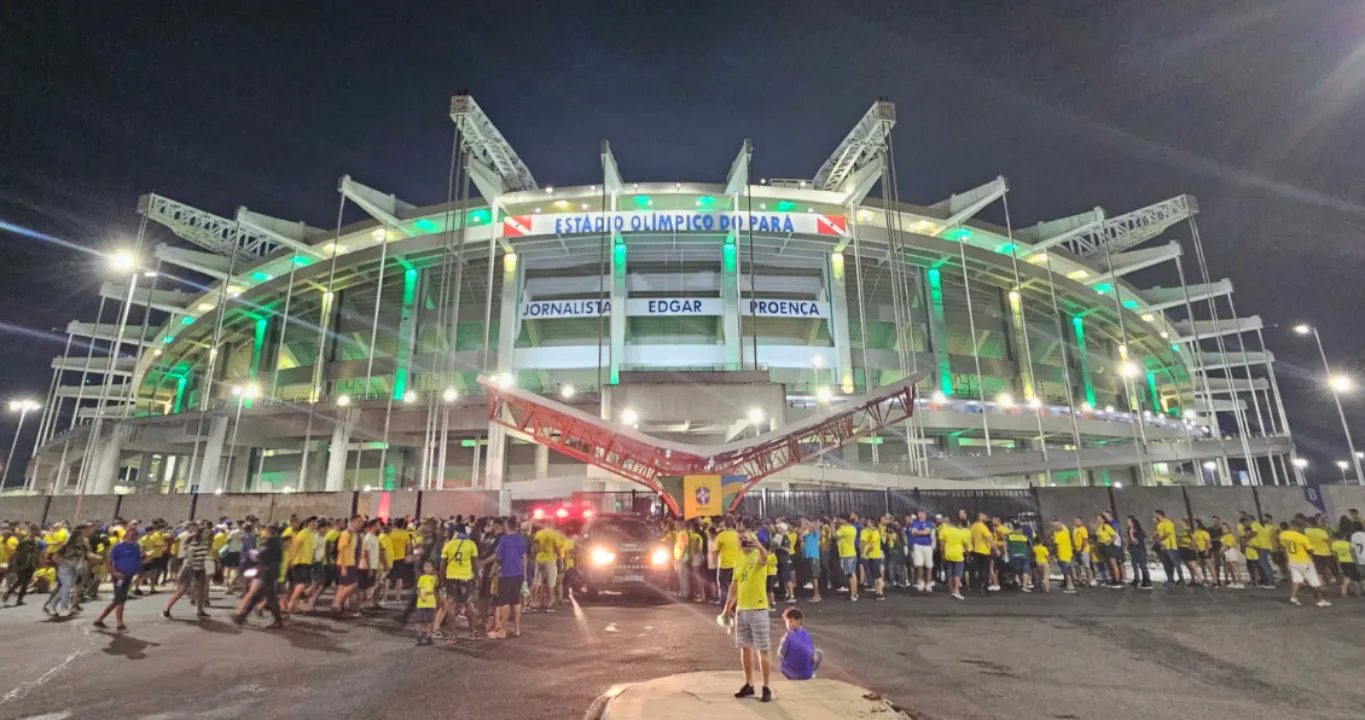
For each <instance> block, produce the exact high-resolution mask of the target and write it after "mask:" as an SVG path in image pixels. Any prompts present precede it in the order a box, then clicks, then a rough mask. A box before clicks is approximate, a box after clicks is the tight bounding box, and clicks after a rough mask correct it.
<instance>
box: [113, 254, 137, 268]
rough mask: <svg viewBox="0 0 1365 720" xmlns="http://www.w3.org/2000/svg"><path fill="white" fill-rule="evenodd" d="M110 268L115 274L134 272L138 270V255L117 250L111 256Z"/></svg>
mask: <svg viewBox="0 0 1365 720" xmlns="http://www.w3.org/2000/svg"><path fill="white" fill-rule="evenodd" d="M109 267H110V268H111V269H113V270H114V271H115V272H121V273H122V272H132V271H133V270H136V269H137V255H135V254H134V253H133V251H132V250H115V251H114V252H112V253H110V254H109Z"/></svg>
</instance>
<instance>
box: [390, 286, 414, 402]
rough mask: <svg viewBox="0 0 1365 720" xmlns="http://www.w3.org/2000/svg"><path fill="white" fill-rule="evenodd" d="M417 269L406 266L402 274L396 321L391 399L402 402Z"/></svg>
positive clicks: (408, 364)
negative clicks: (400, 298) (400, 303)
mask: <svg viewBox="0 0 1365 720" xmlns="http://www.w3.org/2000/svg"><path fill="white" fill-rule="evenodd" d="M417 278H418V272H417V268H415V267H411V266H408V269H407V270H405V271H404V272H403V308H402V310H401V312H400V313H399V319H398V352H397V353H396V357H394V361H395V367H394V371H393V399H394V400H402V399H403V397H404V396H405V395H407V394H408V368H409V367H410V366H411V364H412V344H413V343H412V338H413V333H414V332H415V330H416V327H417V323H416V322H415V320H416V318H417V314H416V309H415V307H414V306H415V305H416V303H417Z"/></svg>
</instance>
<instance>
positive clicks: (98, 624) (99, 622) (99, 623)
mask: <svg viewBox="0 0 1365 720" xmlns="http://www.w3.org/2000/svg"><path fill="white" fill-rule="evenodd" d="M90 624H91V625H94V626H95V627H97V628H99V629H101V630H108V629H109V626H108V625H105V624H104V621H103V620H96V621H95V622H92V623H90Z"/></svg>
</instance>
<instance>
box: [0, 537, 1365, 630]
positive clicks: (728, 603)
mask: <svg viewBox="0 0 1365 720" xmlns="http://www.w3.org/2000/svg"><path fill="white" fill-rule="evenodd" d="M647 522H649V523H651V527H652V528H653V530H654V531H655V532H657V535H658V538H659V542H660V543H661V544H662V545H663V546H664V547H666V548H669V549H671V551H672V556H673V560H674V568H675V571H676V572H675V574H674V579H673V581H672V583H671V586H670V587H669V588H667V590H669V591H671V592H673V593H675V594H676V595H677V596H679V597H680V598H681V599H684V600H690V601H693V602H711V603H715V604H717V605H721V606H724V607H725V608H726V612H727V613H732V612H738V611H739V610H746V609H753V608H752V607H749V608H745V607H741V606H743V605H749V606H753V605H754V604H755V603H754V602H747V603H746V602H743V597H742V596H743V595H744V594H745V593H746V592H748V593H752V592H753V591H754V590H753V588H754V587H755V586H754V584H753V583H754V582H756V581H755V580H754V578H755V577H759V576H761V578H762V590H763V593H762V594H763V603H762V604H763V608H762V609H763V610H764V611H765V612H773V611H774V610H775V608H776V607H777V606H778V604H779V603H785V604H792V603H795V602H797V598H798V593H799V594H800V595H801V596H803V597H806V593H807V591H808V592H809V596H808V600H809V601H810V602H821V601H823V600H824V599H826V598H827V597H830V596H832V595H833V594H838V595H845V596H846V597H847V599H848V600H849V601H853V602H856V601H859V600H862V599H865V598H869V597H870V598H875V599H877V600H882V599H884V598H885V597H886V594H887V592H888V590H891V589H899V590H908V591H914V592H918V593H932V592H936V591H938V589H939V588H940V587H941V588H943V589H944V590H946V591H947V592H948V594H949V595H950V596H951V597H953V598H955V599H958V600H962V599H965V597H966V594H967V593H969V592H975V593H977V594H979V595H982V596H989V595H991V594H993V593H996V592H999V591H1001V590H1006V589H1014V590H1018V591H1020V592H1034V591H1041V592H1051V591H1052V589H1053V586H1054V579H1055V580H1056V581H1057V585H1058V586H1059V587H1060V590H1061V592H1063V593H1074V592H1076V591H1077V589H1078V588H1084V587H1096V586H1101V585H1103V586H1108V587H1116V588H1117V587H1124V586H1131V587H1134V588H1139V589H1150V588H1151V587H1152V580H1151V569H1152V568H1153V567H1155V566H1157V565H1159V566H1161V568H1162V569H1163V570H1164V577H1165V578H1166V580H1165V582H1166V583H1167V584H1168V585H1173V586H1180V585H1205V586H1212V587H1225V588H1231V589H1241V588H1244V587H1247V586H1255V587H1261V588H1274V587H1277V585H1278V584H1279V583H1280V582H1282V581H1284V580H1288V582H1289V584H1290V595H1289V601H1290V602H1291V603H1294V604H1299V603H1300V600H1299V590H1300V588H1301V587H1302V586H1307V587H1309V588H1310V589H1312V590H1313V592H1314V594H1315V597H1316V600H1317V604H1318V605H1320V606H1326V605H1329V604H1330V601H1328V600H1327V597H1326V595H1327V590H1328V589H1329V588H1337V589H1338V592H1339V593H1340V594H1341V595H1342V596H1345V595H1347V594H1349V593H1351V592H1356V593H1361V594H1365V591H1362V585H1361V576H1362V574H1365V572H1363V570H1365V568H1362V567H1361V565H1362V564H1365V524H1363V523H1362V519H1361V518H1360V515H1359V512H1358V511H1357V510H1351V511H1350V513H1349V514H1348V515H1345V516H1342V517H1341V518H1340V519H1339V520H1338V521H1337V522H1336V523H1331V522H1330V521H1329V520H1328V519H1327V518H1325V517H1322V516H1321V515H1319V516H1314V517H1308V516H1305V515H1296V516H1294V517H1293V518H1290V519H1289V520H1288V521H1284V522H1277V521H1276V520H1275V519H1274V518H1272V517H1271V516H1270V515H1269V514H1266V515H1263V516H1262V517H1260V518H1259V519H1258V518H1254V517H1252V516H1251V515H1250V514H1248V513H1242V514H1241V516H1240V517H1239V518H1238V519H1237V520H1236V521H1223V520H1221V519H1220V518H1217V517H1213V518H1210V519H1209V520H1208V521H1207V522H1206V521H1205V520H1204V519H1203V518H1193V519H1189V518H1185V517H1178V518H1175V519H1172V518H1171V517H1169V516H1167V514H1166V513H1165V512H1163V511H1160V510H1158V511H1156V512H1155V514H1154V516H1153V517H1152V518H1151V519H1150V523H1145V522H1144V521H1143V520H1142V519H1139V518H1137V517H1134V516H1128V517H1126V518H1123V519H1121V520H1120V519H1118V518H1115V517H1114V516H1113V515H1112V514H1111V513H1109V512H1101V513H1099V514H1097V515H1095V516H1093V517H1091V518H1089V519H1086V518H1082V517H1076V518H1073V519H1072V520H1071V521H1070V522H1065V521H1063V520H1062V519H1059V518H1051V519H1050V520H1048V521H1047V522H1046V523H1041V522H1038V521H1037V520H1034V519H1032V518H1012V519H1002V518H1000V517H989V516H987V515H986V514H984V513H981V514H977V515H976V516H975V517H973V516H971V515H970V514H969V513H968V512H967V511H966V510H961V511H959V512H958V513H957V516H956V517H952V518H945V517H943V516H941V515H935V516H933V517H930V516H929V515H928V514H927V513H925V512H923V511H921V512H918V513H916V514H914V515H907V516H905V517H904V518H893V517H891V516H889V515H884V516H881V517H877V518H863V517H860V516H859V515H858V514H857V513H849V514H846V515H840V516H837V517H828V516H820V517H802V518H757V517H737V516H724V517H717V518H696V519H692V520H687V521H683V520H679V519H670V518H650V519H648V520H647ZM1149 525H1150V528H1151V529H1150V530H1148V527H1149ZM562 530H564V529H563V528H560V527H558V526H557V523H556V522H555V521H540V520H537V521H525V522H523V521H521V520H519V519H517V518H515V517H479V518H475V517H468V518H466V517H462V516H456V517H451V518H448V519H445V520H440V519H437V518H425V519H423V520H421V521H417V520H415V519H413V518H394V519H380V518H367V517H363V516H359V515H357V516H355V517H351V518H323V517H308V518H300V517H291V518H290V519H289V521H288V522H287V523H282V524H272V523H263V522H261V521H260V520H259V519H257V518H254V517H247V518H244V519H241V520H233V519H229V518H220V519H219V520H218V521H216V522H214V521H209V520H203V521H196V522H182V523H177V524H171V523H167V522H165V521H163V520H153V521H150V522H146V523H143V522H140V521H138V520H130V521H125V520H123V519H115V521H114V522H112V523H108V524H105V523H97V522H90V523H82V524H79V525H77V526H75V527H68V526H67V525H66V524H64V523H61V522H55V523H52V524H50V525H48V526H47V527H41V526H39V525H36V524H25V523H12V524H8V525H5V526H3V527H2V528H0V568H3V570H4V574H5V590H4V602H5V603H8V602H9V600H10V598H11V597H14V598H16V599H17V603H18V604H23V603H24V598H25V597H26V596H27V595H29V594H43V595H45V602H44V605H43V609H44V611H46V612H48V613H49V614H52V615H54V616H58V617H64V616H67V615H70V614H71V613H73V612H77V611H80V609H81V606H82V605H83V604H85V603H88V602H92V601H95V600H96V599H97V598H98V597H99V595H100V592H101V591H102V589H103V588H105V587H106V586H107V587H108V588H109V589H110V590H111V592H112V599H111V602H109V603H108V605H107V606H106V607H105V608H104V610H103V611H102V612H101V613H100V615H99V616H98V618H97V619H95V621H94V624H95V625H96V626H98V627H104V625H105V623H104V621H105V620H106V619H107V617H108V616H109V615H111V614H113V615H114V616H115V620H116V623H117V624H116V628H117V629H119V630H122V629H123V628H124V620H123V605H124V603H126V602H127V600H128V598H129V596H130V595H131V596H141V595H146V594H151V593H156V592H158V590H159V589H160V588H162V587H163V586H169V588H170V595H169V598H168V600H167V602H166V605H165V608H164V610H163V611H162V615H163V616H165V617H168V618H169V617H171V614H172V612H173V611H174V610H175V608H176V606H177V604H179V603H180V601H182V600H184V601H186V602H187V603H188V604H189V605H192V606H193V609H194V611H195V613H196V615H197V616H198V617H206V616H207V615H208V607H209V603H210V596H209V589H210V587H211V586H213V585H218V586H221V587H222V588H224V589H225V591H226V592H227V593H228V594H229V595H234V596H238V597H239V598H240V599H239V600H238V601H237V603H236V608H235V609H234V612H233V614H232V619H233V620H234V621H235V622H238V623H242V622H245V621H246V620H247V619H248V618H249V617H250V615H251V613H252V612H253V611H255V612H257V613H258V614H260V615H262V616H263V615H264V614H265V613H269V614H270V615H271V617H272V619H273V622H272V623H271V627H278V626H280V625H281V624H282V623H283V622H284V618H285V617H286V616H287V615H289V614H293V613H313V612H321V611H326V612H330V613H333V614H335V615H337V616H338V617H340V618H343V619H345V618H355V617H359V616H361V615H363V614H365V613H368V612H372V611H374V610H377V609H379V608H381V607H382V606H383V605H384V604H385V603H386V602H390V601H392V603H395V604H397V605H398V606H399V607H401V617H402V620H403V621H404V622H412V623H414V624H416V625H417V627H418V628H419V632H418V642H420V643H422V644H427V643H431V642H432V641H433V640H434V639H440V638H445V639H447V642H449V643H452V644H453V643H455V642H456V636H457V635H458V634H459V633H458V631H457V628H459V627H460V626H461V625H463V629H464V630H465V633H466V637H468V638H469V639H503V638H506V637H509V636H511V637H516V636H518V635H520V632H521V615H522V613H523V612H524V611H525V612H555V611H556V610H557V608H558V607H559V606H561V605H562V604H564V603H565V602H567V601H568V599H569V597H570V595H571V589H573V588H575V587H576V581H575V574H574V573H575V570H574V544H575V533H574V532H572V531H568V532H565V531H562ZM759 556H761V561H762V568H761V570H760V569H755V568H753V567H750V565H752V562H751V561H752V560H753V558H755V557H759ZM746 563H748V564H746ZM328 592H330V598H329V600H328V601H327V604H326V605H325V606H324V607H323V608H322V610H319V607H318V606H319V603H320V602H323V601H322V597H323V595H324V593H328ZM736 593H738V594H739V595H740V596H741V597H739V598H736V597H735V595H736ZM758 625H759V624H758V623H748V624H745V623H739V624H737V625H736V626H735V627H736V628H737V632H744V633H748V634H749V635H750V638H749V639H750V640H751V641H755V640H757V639H758V638H755V637H752V636H753V635H755V634H757V633H759V632H760V630H759V627H758ZM765 628H766V626H765ZM759 644H766V642H765V643H759Z"/></svg>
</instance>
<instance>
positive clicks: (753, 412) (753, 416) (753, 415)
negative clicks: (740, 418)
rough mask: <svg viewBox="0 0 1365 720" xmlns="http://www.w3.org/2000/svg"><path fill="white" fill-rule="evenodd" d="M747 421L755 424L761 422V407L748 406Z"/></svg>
mask: <svg viewBox="0 0 1365 720" xmlns="http://www.w3.org/2000/svg"><path fill="white" fill-rule="evenodd" d="M749 422H750V423H753V424H754V425H757V424H759V423H761V422H763V410H762V408H749Z"/></svg>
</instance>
